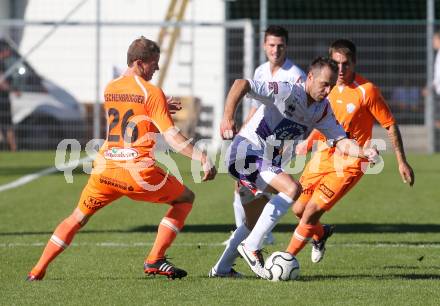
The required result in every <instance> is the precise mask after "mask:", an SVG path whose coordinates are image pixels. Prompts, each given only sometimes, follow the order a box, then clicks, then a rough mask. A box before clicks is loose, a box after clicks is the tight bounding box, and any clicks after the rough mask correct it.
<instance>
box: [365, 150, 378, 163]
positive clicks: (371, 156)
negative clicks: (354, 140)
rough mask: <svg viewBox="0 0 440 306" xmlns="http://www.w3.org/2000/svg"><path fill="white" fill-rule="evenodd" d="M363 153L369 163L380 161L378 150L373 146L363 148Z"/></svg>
mask: <svg viewBox="0 0 440 306" xmlns="http://www.w3.org/2000/svg"><path fill="white" fill-rule="evenodd" d="M364 154H365V156H366V157H367V159H368V161H369V162H370V163H372V164H377V163H378V162H380V158H379V152H378V151H377V150H376V149H375V148H368V149H364Z"/></svg>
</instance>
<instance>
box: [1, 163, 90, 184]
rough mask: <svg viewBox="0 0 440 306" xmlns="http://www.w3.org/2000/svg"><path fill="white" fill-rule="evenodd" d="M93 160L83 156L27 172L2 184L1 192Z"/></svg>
mask: <svg viewBox="0 0 440 306" xmlns="http://www.w3.org/2000/svg"><path fill="white" fill-rule="evenodd" d="M91 160H92V158H90V157H84V158H81V159H80V160H76V161H70V162H69V163H67V164H65V165H59V166H57V167H51V168H46V169H43V170H40V171H38V172H35V173H31V174H27V175H25V176H22V177H20V178H19V179H16V180H15V181H12V182H10V183H7V184H3V185H0V192H3V191H6V190H9V189H13V188H17V187H20V186H23V185H25V184H27V183H30V182H32V181H34V180H36V179H38V178H40V177H42V176H45V175H48V174H51V173H55V172H57V171H64V170H67V169H73V168H76V167H77V166H78V165H80V164H82V163H84V162H87V161H91Z"/></svg>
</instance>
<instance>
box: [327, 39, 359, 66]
mask: <svg viewBox="0 0 440 306" xmlns="http://www.w3.org/2000/svg"><path fill="white" fill-rule="evenodd" d="M334 52H339V53H342V54H344V55H345V56H347V57H349V58H350V59H351V61H352V62H353V63H356V46H355V45H354V43H353V42H352V41H350V40H348V39H338V40H335V41H334V42H333V43H332V44H331V45H330V47H329V48H328V54H329V56H330V57H331V56H332V54H333V53H334Z"/></svg>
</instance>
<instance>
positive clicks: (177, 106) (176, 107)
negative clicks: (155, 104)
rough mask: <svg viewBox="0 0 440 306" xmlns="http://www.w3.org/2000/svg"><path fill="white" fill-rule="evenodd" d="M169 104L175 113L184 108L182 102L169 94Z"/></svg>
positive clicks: (171, 112) (169, 109) (170, 109)
mask: <svg viewBox="0 0 440 306" xmlns="http://www.w3.org/2000/svg"><path fill="white" fill-rule="evenodd" d="M166 98H167V106H168V111H169V112H170V114H172V115H173V114H175V113H177V112H178V111H180V110H181V109H182V102H180V100H177V99H175V98H174V97H173V96H167V97H166Z"/></svg>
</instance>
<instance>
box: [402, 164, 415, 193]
mask: <svg viewBox="0 0 440 306" xmlns="http://www.w3.org/2000/svg"><path fill="white" fill-rule="evenodd" d="M399 172H400V176H401V177H402V180H403V182H404V183H405V184H406V183H408V184H409V185H410V186H411V187H412V186H413V185H414V182H415V176H414V171H413V169H412V168H411V166H410V165H409V164H408V163H407V162H401V163H400V164H399Z"/></svg>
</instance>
